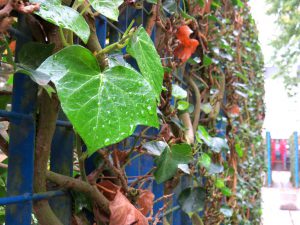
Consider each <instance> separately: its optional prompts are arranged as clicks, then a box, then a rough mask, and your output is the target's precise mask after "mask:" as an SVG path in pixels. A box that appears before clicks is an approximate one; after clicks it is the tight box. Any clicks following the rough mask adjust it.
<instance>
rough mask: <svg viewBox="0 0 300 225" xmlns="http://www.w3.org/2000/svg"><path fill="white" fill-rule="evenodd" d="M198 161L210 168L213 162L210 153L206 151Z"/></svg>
mask: <svg viewBox="0 0 300 225" xmlns="http://www.w3.org/2000/svg"><path fill="white" fill-rule="evenodd" d="M198 162H199V163H200V165H201V166H203V167H205V168H207V169H208V168H209V167H210V164H211V158H210V156H209V155H208V154H206V153H203V154H202V155H201V156H200V158H199V160H198Z"/></svg>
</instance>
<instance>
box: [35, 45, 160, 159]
mask: <svg viewBox="0 0 300 225" xmlns="http://www.w3.org/2000/svg"><path fill="white" fill-rule="evenodd" d="M37 71H38V72H41V73H45V74H49V75H50V77H51V81H52V82H53V83H54V84H55V86H56V89H57V93H58V96H59V99H60V101H61V106H62V108H63V110H64V112H65V113H66V115H67V117H68V118H69V120H70V121H71V122H72V124H73V126H74V128H75V130H76V131H77V132H78V133H79V134H80V136H81V137H82V139H83V140H84V142H85V143H86V145H87V147H88V152H89V153H90V154H91V153H93V152H95V151H96V150H97V149H99V148H102V147H104V146H107V145H110V144H113V143H117V142H119V141H121V140H122V139H124V138H126V137H128V136H129V135H131V134H132V133H133V132H134V130H135V128H136V126H137V125H146V126H153V127H158V118H157V114H156V99H155V93H154V91H153V89H152V87H151V85H150V84H149V83H148V82H147V80H145V79H144V78H143V76H141V75H140V74H139V73H138V72H137V71H135V70H134V69H130V68H127V67H123V66H116V67H113V68H109V69H107V70H105V71H104V72H101V71H100V68H99V66H98V63H97V60H96V58H95V57H94V56H93V54H92V53H91V52H90V51H89V50H87V49H85V48H84V47H81V46H70V47H67V48H65V49H63V50H61V51H60V52H58V53H56V54H54V55H52V56H50V57H49V58H48V59H47V60H46V61H45V62H43V63H42V65H41V66H40V67H39V68H38V69H37Z"/></svg>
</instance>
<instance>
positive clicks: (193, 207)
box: [178, 187, 206, 214]
mask: <svg viewBox="0 0 300 225" xmlns="http://www.w3.org/2000/svg"><path fill="white" fill-rule="evenodd" d="M205 196H206V192H205V189H204V188H202V187H194V188H191V187H189V188H186V189H184V190H183V191H182V192H181V193H180V195H179V197H178V203H179V205H180V207H181V209H182V211H184V212H185V213H187V214H190V213H194V212H199V211H201V210H203V208H204V203H205Z"/></svg>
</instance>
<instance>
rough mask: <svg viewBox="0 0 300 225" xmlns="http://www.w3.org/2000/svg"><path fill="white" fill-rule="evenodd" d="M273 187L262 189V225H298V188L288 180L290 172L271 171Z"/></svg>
mask: <svg viewBox="0 0 300 225" xmlns="http://www.w3.org/2000/svg"><path fill="white" fill-rule="evenodd" d="M272 179H273V187H272V188H267V187H264V188H263V189H262V199H263V204H262V207H263V225H300V189H295V188H293V187H292V185H291V183H290V182H289V179H290V172H286V171H284V172H283V171H273V172H272Z"/></svg>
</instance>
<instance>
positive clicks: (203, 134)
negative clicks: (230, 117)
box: [196, 125, 212, 146]
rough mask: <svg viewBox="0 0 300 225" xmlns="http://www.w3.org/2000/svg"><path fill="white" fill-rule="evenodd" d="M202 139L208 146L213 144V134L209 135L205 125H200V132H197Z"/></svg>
mask: <svg viewBox="0 0 300 225" xmlns="http://www.w3.org/2000/svg"><path fill="white" fill-rule="evenodd" d="M196 135H197V136H198V137H199V138H200V139H201V140H203V141H204V142H205V144H207V145H208V146H210V145H211V138H212V137H211V136H209V134H208V132H207V130H206V129H205V127H203V126H201V125H200V126H198V132H197V134H196Z"/></svg>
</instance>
